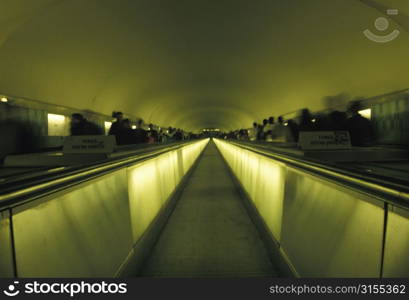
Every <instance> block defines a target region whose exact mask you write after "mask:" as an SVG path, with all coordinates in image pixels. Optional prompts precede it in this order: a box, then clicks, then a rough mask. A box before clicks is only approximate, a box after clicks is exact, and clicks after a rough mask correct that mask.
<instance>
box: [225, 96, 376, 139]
mask: <svg viewBox="0 0 409 300" xmlns="http://www.w3.org/2000/svg"><path fill="white" fill-rule="evenodd" d="M360 110H362V106H361V104H360V102H359V101H354V102H352V103H351V104H350V105H349V107H348V109H347V111H345V112H343V111H338V110H333V111H330V112H328V113H323V114H317V115H315V116H313V115H312V114H311V113H310V111H309V110H308V109H307V108H305V109H302V110H301V111H300V113H299V116H298V117H297V118H296V120H293V119H289V120H284V118H283V117H282V116H280V117H278V118H277V120H276V119H275V118H274V117H270V118H268V119H264V120H263V122H262V123H260V124H259V123H257V122H254V123H253V126H252V128H250V129H239V130H236V131H232V132H229V133H227V134H225V137H226V138H228V139H238V140H248V141H267V142H273V141H276V142H287V143H294V142H298V139H299V134H300V132H302V131H348V132H349V134H350V138H351V145H352V146H372V145H373V144H374V143H375V132H374V127H373V124H372V122H371V121H370V120H369V119H367V118H365V117H363V116H362V115H361V114H360V113H359V111H360Z"/></svg>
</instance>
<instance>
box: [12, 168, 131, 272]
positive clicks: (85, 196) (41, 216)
mask: <svg viewBox="0 0 409 300" xmlns="http://www.w3.org/2000/svg"><path fill="white" fill-rule="evenodd" d="M13 213H14V216H13V224H14V232H15V233H14V237H15V245H16V257H17V268H18V274H19V276H22V277H47V276H50V277H79V276H85V277H95V276H113V274H115V272H116V271H117V269H118V268H119V267H120V265H121V263H122V262H123V260H124V259H125V257H126V256H127V255H128V253H129V250H130V249H131V247H132V232H131V226H130V217H129V204H128V190H127V180H126V171H125V170H120V171H117V172H114V173H110V174H108V175H105V176H103V177H100V178H98V179H95V180H92V181H88V182H86V183H84V184H80V185H77V186H75V187H73V188H70V189H67V190H65V191H63V192H58V193H55V194H53V195H51V196H49V197H45V198H43V199H41V200H39V201H35V202H32V203H28V204H25V205H22V206H20V207H18V208H17V209H15V210H13Z"/></svg>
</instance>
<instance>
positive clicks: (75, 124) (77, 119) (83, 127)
mask: <svg viewBox="0 0 409 300" xmlns="http://www.w3.org/2000/svg"><path fill="white" fill-rule="evenodd" d="M70 131H71V135H101V134H103V132H102V129H101V128H100V127H98V126H97V125H96V124H94V123H91V122H89V121H88V120H87V119H85V118H84V116H83V115H81V114H78V113H74V114H72V115H71V128H70Z"/></svg>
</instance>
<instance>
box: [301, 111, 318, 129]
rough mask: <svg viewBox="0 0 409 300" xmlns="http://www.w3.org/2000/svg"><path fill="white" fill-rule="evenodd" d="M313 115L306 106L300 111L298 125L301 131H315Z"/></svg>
mask: <svg viewBox="0 0 409 300" xmlns="http://www.w3.org/2000/svg"><path fill="white" fill-rule="evenodd" d="M312 120H313V117H312V115H311V113H310V110H309V109H308V108H304V109H302V110H301V113H300V124H299V125H298V129H299V131H314V130H315V126H314V122H313V121H312Z"/></svg>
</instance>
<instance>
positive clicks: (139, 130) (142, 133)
mask: <svg viewBox="0 0 409 300" xmlns="http://www.w3.org/2000/svg"><path fill="white" fill-rule="evenodd" d="M134 137H135V139H134V141H135V144H143V143H147V142H148V133H147V132H146V130H145V129H143V120H142V119H139V120H138V121H137V122H136V129H135V130H134Z"/></svg>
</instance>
